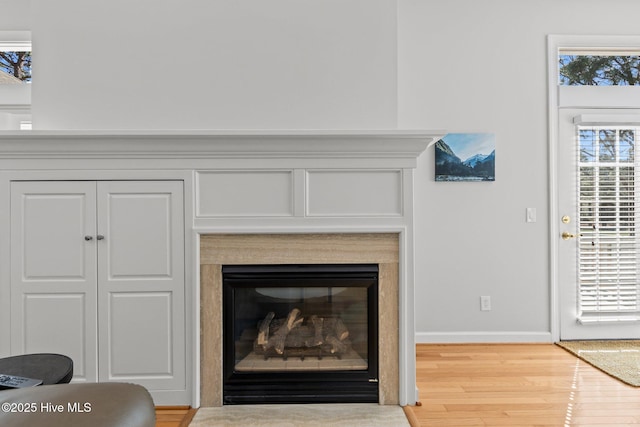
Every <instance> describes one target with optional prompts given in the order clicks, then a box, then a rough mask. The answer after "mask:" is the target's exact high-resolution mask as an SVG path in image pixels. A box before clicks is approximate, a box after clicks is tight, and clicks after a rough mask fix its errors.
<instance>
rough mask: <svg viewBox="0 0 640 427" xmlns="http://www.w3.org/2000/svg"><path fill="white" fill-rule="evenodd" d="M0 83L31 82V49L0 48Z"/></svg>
mask: <svg viewBox="0 0 640 427" xmlns="http://www.w3.org/2000/svg"><path fill="white" fill-rule="evenodd" d="M0 72H2V75H0V83H2V84H12V83H22V82H27V83H30V82H31V50H20V51H19V50H0Z"/></svg>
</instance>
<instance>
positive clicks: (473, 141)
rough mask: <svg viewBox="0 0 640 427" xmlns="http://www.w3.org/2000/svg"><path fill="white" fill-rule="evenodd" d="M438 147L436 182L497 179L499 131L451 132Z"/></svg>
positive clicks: (437, 144)
mask: <svg viewBox="0 0 640 427" xmlns="http://www.w3.org/2000/svg"><path fill="white" fill-rule="evenodd" d="M435 146H436V181H495V179H496V136H495V134H492V133H449V134H447V135H445V136H444V137H443V138H442V139H440V140H439V141H438V142H436V144H435Z"/></svg>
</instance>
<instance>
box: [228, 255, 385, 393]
mask: <svg viewBox="0 0 640 427" xmlns="http://www.w3.org/2000/svg"><path fill="white" fill-rule="evenodd" d="M222 284H223V301H224V304H223V366H224V368H223V369H224V373H223V375H224V386H223V394H224V403H225V404H240V403H330V402H349V403H365V402H370V403H371V402H378V399H379V396H378V359H377V351H378V266H377V265H375V264H293V265H225V266H223V267H222Z"/></svg>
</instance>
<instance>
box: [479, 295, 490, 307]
mask: <svg viewBox="0 0 640 427" xmlns="http://www.w3.org/2000/svg"><path fill="white" fill-rule="evenodd" d="M480 310H481V311H491V297H490V296H486V295H485V296H481V297H480Z"/></svg>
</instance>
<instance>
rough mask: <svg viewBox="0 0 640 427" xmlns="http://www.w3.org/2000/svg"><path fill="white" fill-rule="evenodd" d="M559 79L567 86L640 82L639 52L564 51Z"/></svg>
mask: <svg viewBox="0 0 640 427" xmlns="http://www.w3.org/2000/svg"><path fill="white" fill-rule="evenodd" d="M558 65H559V82H560V84H561V85H563V86H637V85H640V55H639V54H638V52H616V54H585V53H576V52H560V54H559V55H558Z"/></svg>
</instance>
